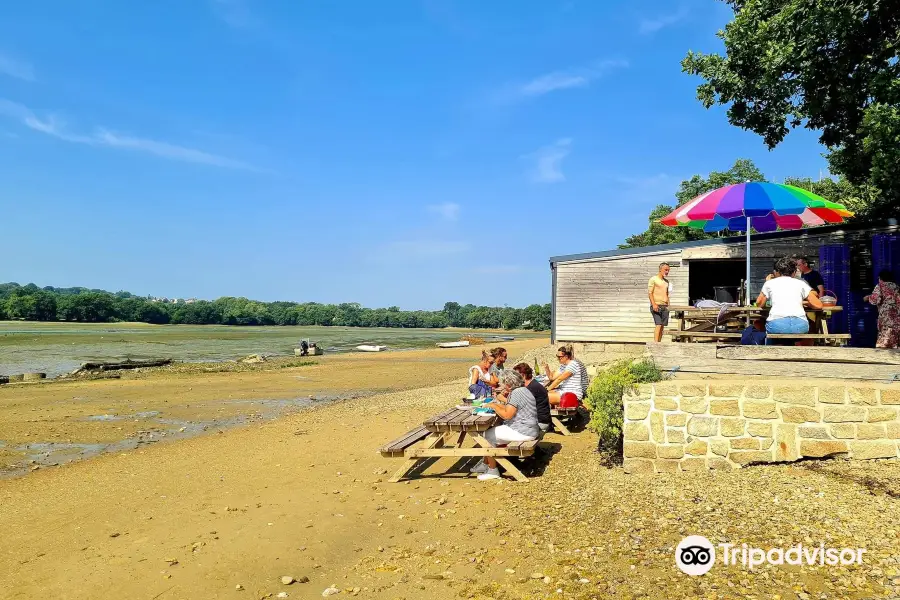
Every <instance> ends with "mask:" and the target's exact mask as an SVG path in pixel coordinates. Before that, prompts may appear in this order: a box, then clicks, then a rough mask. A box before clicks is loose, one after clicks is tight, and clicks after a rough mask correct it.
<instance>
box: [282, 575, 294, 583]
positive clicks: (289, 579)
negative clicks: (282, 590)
mask: <svg viewBox="0 0 900 600" xmlns="http://www.w3.org/2000/svg"><path fill="white" fill-rule="evenodd" d="M294 581H295V579H294V578H293V577H291V576H290V575H285V576H284V577H282V578H281V583H282V584H283V585H291V584H292V583H294Z"/></svg>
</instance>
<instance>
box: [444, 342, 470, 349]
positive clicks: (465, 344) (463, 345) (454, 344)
mask: <svg viewBox="0 0 900 600" xmlns="http://www.w3.org/2000/svg"><path fill="white" fill-rule="evenodd" d="M437 347H438V348H468V347H469V342H466V341H462V342H441V343H440V344H438V345H437Z"/></svg>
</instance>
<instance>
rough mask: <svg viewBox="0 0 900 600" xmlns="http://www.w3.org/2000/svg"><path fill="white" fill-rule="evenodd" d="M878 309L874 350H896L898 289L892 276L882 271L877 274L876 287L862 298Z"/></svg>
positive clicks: (899, 306) (899, 315) (899, 312)
mask: <svg viewBox="0 0 900 600" xmlns="http://www.w3.org/2000/svg"><path fill="white" fill-rule="evenodd" d="M863 300H864V301H866V302H868V303H869V304H874V305H875V306H877V307H878V341H877V342H876V343H875V347H876V348H897V347H898V345H900V288H898V287H897V281H896V278H895V277H894V274H893V273H892V272H891V271H889V270H887V269H884V270H882V271H881V272H880V273H879V274H878V285H876V286H875V289H874V290H872V293H871V294H870V295H869V296H866V297H865V298H863Z"/></svg>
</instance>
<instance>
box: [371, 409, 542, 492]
mask: <svg viewBox="0 0 900 600" xmlns="http://www.w3.org/2000/svg"><path fill="white" fill-rule="evenodd" d="M501 421H502V419H500V417H498V416H497V415H490V414H487V415H486V414H481V415H479V414H474V413H473V412H472V410H470V409H468V408H466V409H460V408H451V409H449V410H445V411H444V412H442V413H440V414H438V415H435V416H433V417H430V418H428V419H425V421H424V422H423V423H422V425H421V426H420V427H417V428H416V429H413V430H411V431H408V432H407V433H406V434H404V435H403V436H401V437H400V438H397V439H396V440H394V441H393V442H391V443H389V444H387V445H386V446H384V447H382V448H381V455H382V456H385V457H398V456H402V457H403V458H404V459H405V460H404V461H403V464H402V465H401V466H400V468H399V469H397V472H396V473H394V476H393V477H391V479H390V481H391V482H397V481H400V480H401V479H403V477H404V476H405V475H406V474H407V473H408V472H409V471H411V470H412V469H414V468H415V467H416V466H418V465H419V463H420V462H421V461H424V460H427V459H429V458H441V457H455V458H467V457H472V458H483V457H485V456H491V457H493V458H495V459H496V460H497V462H498V463H500V465H501V466H502V467H503V468H504V469H506V472H507V473H509V474H510V475H512V476H513V477H514V478H515V479H516V480H517V481H528V478H527V477H525V475H523V474H522V472H521V471H519V469H517V468H516V467H515V465H513V464H512V462H510V460H509V459H510V458H514V457H515V458H519V457H525V456H531V455H532V454H534V448H535V446H537V443H538V441H537V440H530V441H526V442H511V443H510V444H508V445H507V446H505V447H500V448H495V447H493V446H491V444H490V442H488V441H487V440H486V439H485V438H484V436H483V434H484V432H485V431H487V430H488V429H490V428H491V427H494V426H495V425H498V424H499V423H500V422H501ZM466 438H469V439H471V440H472V441H473V442H474V444H475V445H474V446H473V447H469V448H466V447H464V443H465V441H466ZM422 441H424V444H422V445H421V446H419V447H413V446H415V445H416V444H418V443H419V442H422Z"/></svg>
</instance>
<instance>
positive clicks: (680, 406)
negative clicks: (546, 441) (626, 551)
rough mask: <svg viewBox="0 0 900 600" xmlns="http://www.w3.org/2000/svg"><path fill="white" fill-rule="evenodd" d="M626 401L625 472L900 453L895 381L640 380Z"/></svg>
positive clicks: (899, 390) (899, 404)
mask: <svg viewBox="0 0 900 600" xmlns="http://www.w3.org/2000/svg"><path fill="white" fill-rule="evenodd" d="M623 401H624V405H625V423H624V426H623V434H624V439H625V441H624V456H625V471H626V472H627V473H652V472H657V473H672V472H677V471H696V470H702V469H733V468H738V467H741V466H744V465H748V464H752V463H771V462H790V461H795V460H798V459H800V458H804V457H815V458H821V457H826V456H846V457H850V458H856V459H866V458H895V457H897V456H898V453H900V417H898V413H900V386H898V385H877V384H871V385H869V384H860V385H837V386H830V385H815V384H809V383H798V384H790V383H786V382H784V381H779V382H772V383H754V384H753V385H736V384H728V383H717V382H712V383H710V382H709V381H679V382H662V383H655V384H646V385H641V386H640V387H639V388H638V389H637V390H636V391H635V392H632V393H628V394H626V396H625V397H624V398H623Z"/></svg>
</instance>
